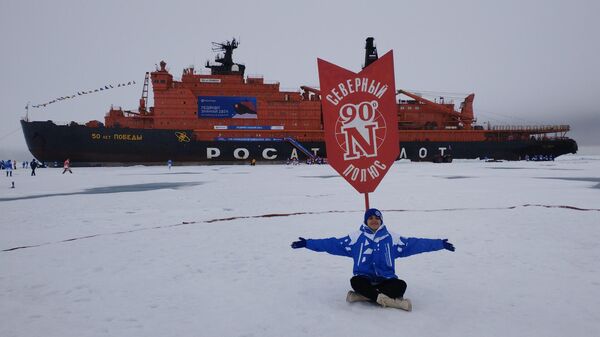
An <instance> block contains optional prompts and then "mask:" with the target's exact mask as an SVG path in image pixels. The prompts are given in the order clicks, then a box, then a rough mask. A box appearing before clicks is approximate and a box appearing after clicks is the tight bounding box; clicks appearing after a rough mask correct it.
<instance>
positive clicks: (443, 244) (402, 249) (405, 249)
mask: <svg viewBox="0 0 600 337" xmlns="http://www.w3.org/2000/svg"><path fill="white" fill-rule="evenodd" d="M442 249H447V250H450V251H454V245H452V244H451V243H450V242H448V239H443V240H442V239H422V238H404V237H400V241H399V242H398V244H396V245H394V249H393V250H394V253H395V255H396V256H395V257H406V256H411V255H415V254H420V253H426V252H434V251H436V250H442Z"/></svg>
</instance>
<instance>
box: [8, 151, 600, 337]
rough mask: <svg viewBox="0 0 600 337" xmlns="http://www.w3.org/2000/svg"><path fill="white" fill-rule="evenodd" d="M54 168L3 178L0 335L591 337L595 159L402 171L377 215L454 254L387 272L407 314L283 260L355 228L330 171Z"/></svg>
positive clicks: (299, 260)
mask: <svg viewBox="0 0 600 337" xmlns="http://www.w3.org/2000/svg"><path fill="white" fill-rule="evenodd" d="M61 172H62V169H50V168H48V169H39V170H38V175H37V176H36V177H30V176H29V175H28V173H29V171H28V170H23V169H18V170H16V171H15V172H14V177H13V179H12V180H11V179H10V178H6V177H4V176H2V177H0V336H3V337H12V336H31V337H37V336H45V337H51V336H127V337H132V336H256V337H259V336H260V337H262V336H277V337H280V336H286V337H287V336H291V337H293V336H344V337H352V336H360V337H364V336H371V335H381V334H385V336H414V337H417V336H419V337H423V336H444V337H454V336H457V337H458V336H461V337H464V336H502V337H506V336H598V334H599V332H600V306H599V305H598V298H600V244H599V242H600V227H599V226H600V174H599V172H600V156H585V157H584V156H564V157H561V158H560V160H558V161H556V162H501V163H485V162H480V161H455V162H454V163H452V164H431V163H410V162H397V163H396V164H395V165H394V166H393V167H392V169H391V170H390V172H389V173H388V175H387V176H386V177H385V178H384V180H383V182H382V184H381V186H379V188H378V190H377V191H376V192H375V193H374V194H372V195H371V205H372V206H374V207H378V208H380V209H382V210H384V222H385V224H386V225H387V226H388V228H389V229H390V230H393V231H395V232H398V233H401V234H403V235H405V236H416V237H429V238H449V239H450V241H451V242H453V243H454V245H455V246H456V248H457V250H456V252H454V253H451V252H448V251H440V252H434V253H427V254H422V255H417V256H412V257H409V258H406V259H399V260H397V261H396V269H397V272H398V274H399V276H400V277H401V278H403V279H404V280H406V281H407V283H408V290H407V294H406V297H409V298H411V299H412V301H413V311H412V312H410V313H407V312H403V311H399V310H396V309H382V308H379V307H377V306H375V305H372V304H368V303H354V304H348V303H346V302H345V295H346V292H347V290H349V289H350V286H349V278H350V277H351V272H352V260H350V259H347V258H342V257H336V256H330V255H326V254H324V253H315V252H311V251H308V250H303V249H300V250H292V249H291V248H290V246H289V245H290V243H291V242H292V241H293V240H295V239H296V238H297V237H298V236H304V237H307V238H320V237H330V236H343V235H345V234H347V233H349V232H352V231H354V230H356V229H357V228H358V226H359V225H360V222H361V220H362V211H363V207H364V204H363V198H362V196H360V195H358V194H357V193H356V192H355V191H354V190H353V189H352V188H351V187H350V186H349V185H348V184H347V183H346V182H345V181H344V180H343V179H341V178H340V177H338V176H337V175H336V173H335V172H334V171H333V170H332V169H331V168H330V167H328V166H305V165H300V166H275V165H272V166H260V165H259V166H256V167H250V166H187V167H179V166H176V167H174V168H173V169H172V170H171V171H170V172H169V171H168V170H167V168H166V167H141V166H138V167H121V168H74V169H73V174H68V173H67V174H65V175H61ZM2 174H3V175H4V172H2ZM10 181H14V182H15V185H16V188H15V189H10V188H8V187H9V186H10ZM561 206H568V208H565V207H561ZM273 214H277V215H278V216H268V215H273Z"/></svg>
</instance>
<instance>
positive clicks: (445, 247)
mask: <svg viewBox="0 0 600 337" xmlns="http://www.w3.org/2000/svg"><path fill="white" fill-rule="evenodd" d="M442 241H443V242H444V249H447V250H449V251H451V252H453V251H454V245H453V244H451V243H450V242H448V239H444V240H442Z"/></svg>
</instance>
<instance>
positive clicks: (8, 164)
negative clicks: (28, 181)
mask: <svg viewBox="0 0 600 337" xmlns="http://www.w3.org/2000/svg"><path fill="white" fill-rule="evenodd" d="M55 166H57V165H56V164H55ZM21 167H22V168H23V169H27V168H30V169H31V175H32V176H35V170H36V169H37V168H38V167H46V165H45V164H44V163H42V162H39V161H37V160H36V159H35V158H33V159H31V161H23V162H22V163H21ZM0 169H1V170H4V171H5V172H6V176H7V177H12V175H13V171H14V170H16V169H17V161H16V160H11V159H8V160H0ZM66 172H69V173H73V171H71V161H70V160H69V159H67V160H65V161H64V163H63V174H64V173H66Z"/></svg>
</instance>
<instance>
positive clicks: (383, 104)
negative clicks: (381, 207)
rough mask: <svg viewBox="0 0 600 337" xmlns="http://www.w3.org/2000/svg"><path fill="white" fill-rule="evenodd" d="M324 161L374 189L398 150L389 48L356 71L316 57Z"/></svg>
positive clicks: (357, 186)
mask: <svg viewBox="0 0 600 337" xmlns="http://www.w3.org/2000/svg"><path fill="white" fill-rule="evenodd" d="M318 65H319V81H320V87H321V97H322V102H321V104H322V107H323V123H324V128H325V143H326V147H327V161H328V162H329V164H330V165H331V166H332V167H333V168H334V169H335V170H336V171H337V172H338V173H339V174H340V175H341V176H342V177H344V178H345V179H346V181H348V182H349V183H350V184H351V185H352V186H353V187H354V188H355V189H356V190H357V191H358V192H360V193H369V192H373V191H374V190H375V188H377V185H379V182H381V179H383V176H384V175H385V174H386V173H387V171H388V170H389V168H390V167H391V166H392V164H393V163H394V161H395V160H396V159H397V158H398V155H399V145H398V116H397V111H396V110H397V107H396V87H395V82H394V57H393V54H392V51H389V52H388V53H387V54H385V55H383V56H382V57H381V58H380V59H379V60H377V61H375V62H373V63H372V64H370V65H369V66H368V67H366V68H364V69H363V70H362V71H361V72H359V73H358V74H356V73H354V72H352V71H349V70H347V69H344V68H341V67H338V66H336V65H335V64H332V63H329V62H327V61H324V60H321V59H318Z"/></svg>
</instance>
